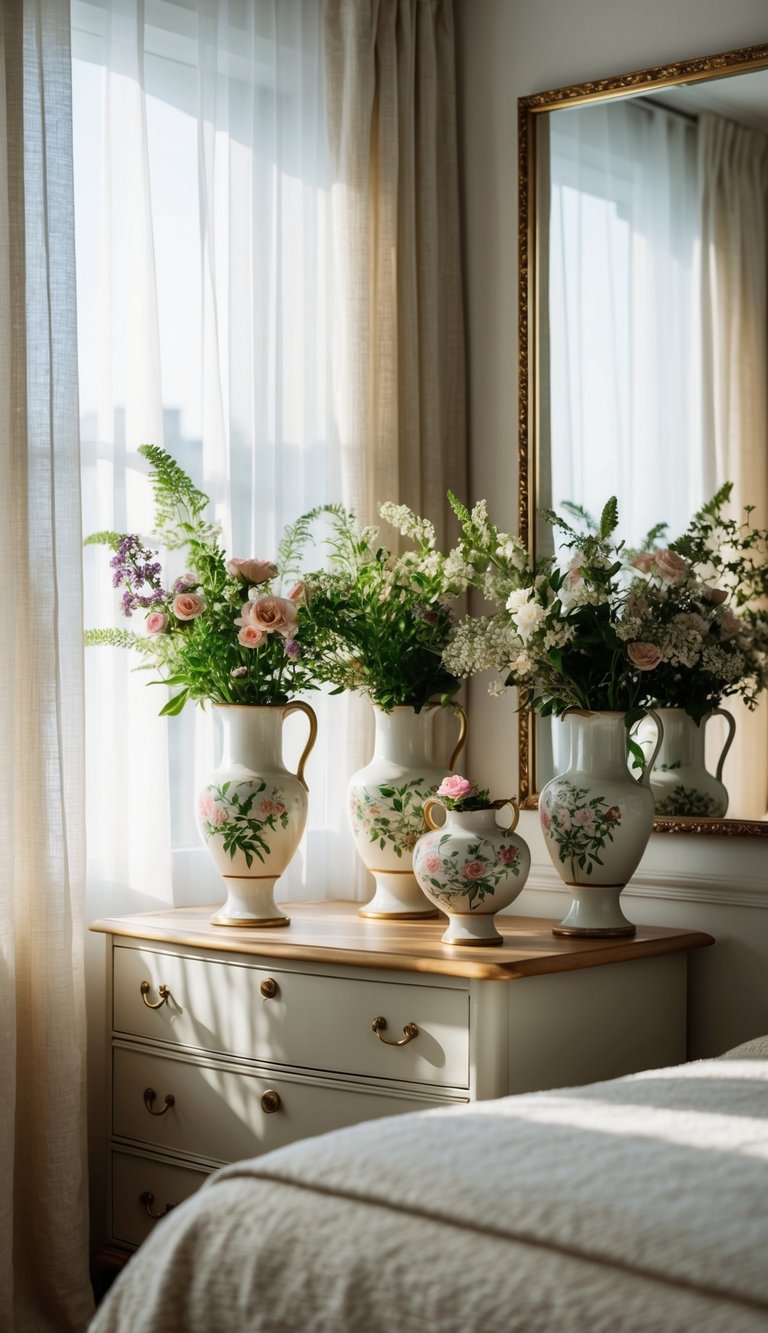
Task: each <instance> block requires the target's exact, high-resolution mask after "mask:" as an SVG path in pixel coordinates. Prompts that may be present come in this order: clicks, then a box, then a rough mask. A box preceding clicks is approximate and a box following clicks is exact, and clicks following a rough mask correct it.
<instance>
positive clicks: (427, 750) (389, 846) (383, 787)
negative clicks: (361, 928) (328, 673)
mask: <svg viewBox="0 0 768 1333" xmlns="http://www.w3.org/2000/svg"><path fill="white" fill-rule="evenodd" d="M439 707H440V705H439V704H429V705H427V706H426V707H425V708H422V709H421V710H420V712H418V713H417V712H416V711H415V710H414V709H413V708H408V707H398V708H393V709H392V711H391V712H389V713H385V712H383V710H382V709H380V708H376V707H374V710H373V712H374V721H375V738H374V749H373V758H372V759H371V760H370V762H369V763H368V764H366V765H365V766H364V767H363V768H361V769H358V771H357V773H353V775H352V777H351V778H350V781H349V786H348V789H347V797H348V810H349V821H350V826H351V829H352V836H353V838H354V841H355V847H356V849H357V852H358V855H359V856H360V858H361V860H362V861H363V864H364V865H365V866H366V867H367V868H368V870H370V872H371V874H372V875H373V878H374V881H375V885H376V891H375V893H374V895H373V898H372V899H371V900H370V902H367V903H366V904H365V906H364V907H361V908H360V915H361V916H365V917H374V918H381V919H390V920H401V919H411V920H417V919H419V918H421V917H431V916H437V914H438V913H437V909H436V908H435V907H433V906H432V904H431V903H429V902H427V899H426V898H425V897H424V894H423V893H422V891H421V889H420V888H419V885H418V883H417V881H416V877H415V875H414V873H413V849H414V847H415V845H416V843H417V841H418V839H419V837H420V836H421V834H422V833H423V832H424V815H423V807H424V802H425V801H426V800H427V799H428V798H429V797H430V796H434V794H435V792H436V790H437V788H438V787H439V786H440V783H441V782H442V780H443V778H445V777H447V776H448V774H449V773H451V772H452V771H453V765H454V763H455V761H456V759H457V758H458V755H459V754H460V752H461V749H462V747H463V745H464V741H465V739H466V731H467V715H466V713H465V712H464V709H463V708H461V707H460V706H459V705H458V704H454V705H452V707H453V709H454V711H455V713H456V717H457V720H458V723H459V734H458V739H457V742H456V746H455V748H454V751H453V754H452V755H451V757H450V761H449V766H448V768H443V767H441V766H440V765H439V764H437V763H436V762H435V759H434V758H433V751H432V730H433V724H434V718H435V714H436V712H437V710H438V709H439Z"/></svg>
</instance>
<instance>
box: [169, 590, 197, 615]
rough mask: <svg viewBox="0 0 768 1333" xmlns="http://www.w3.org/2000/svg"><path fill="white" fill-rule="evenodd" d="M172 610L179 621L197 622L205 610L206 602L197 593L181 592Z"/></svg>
mask: <svg viewBox="0 0 768 1333" xmlns="http://www.w3.org/2000/svg"><path fill="white" fill-rule="evenodd" d="M171 609H172V611H173V614H174V615H175V617H176V619H177V620H195V619H196V617H197V616H199V615H202V613H203V611H204V610H205V602H204V601H203V599H202V597H199V596H198V595H197V593H196V592H179V593H177V594H176V596H175V597H174V599H173V603H172V606H171Z"/></svg>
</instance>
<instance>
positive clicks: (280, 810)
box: [272, 801, 285, 815]
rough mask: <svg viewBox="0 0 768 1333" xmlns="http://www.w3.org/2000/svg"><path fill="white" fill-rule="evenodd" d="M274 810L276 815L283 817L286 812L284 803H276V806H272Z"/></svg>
mask: <svg viewBox="0 0 768 1333" xmlns="http://www.w3.org/2000/svg"><path fill="white" fill-rule="evenodd" d="M272 809H273V810H274V812H275V814H276V815H282V814H284V812H285V806H284V805H283V803H282V801H275V803H274V805H273V806H272Z"/></svg>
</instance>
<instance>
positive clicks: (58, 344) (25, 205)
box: [0, 0, 92, 1333]
mask: <svg viewBox="0 0 768 1333" xmlns="http://www.w3.org/2000/svg"><path fill="white" fill-rule="evenodd" d="M0 48H1V54H0V414H1V416H2V419H1V420H0V467H1V468H2V475H3V487H2V489H0V551H2V558H3V567H4V569H5V570H6V571H7V573H8V575H9V577H8V578H7V579H6V596H5V617H4V618H5V630H4V633H3V635H2V636H0V749H1V750H2V754H3V759H4V763H3V765H2V770H1V771H0V799H1V800H2V806H3V810H4V815H5V818H4V820H3V825H2V832H0V941H1V942H0V959H1V960H2V962H1V970H0V980H1V982H2V995H1V997H0V1014H1V1015H2V1016H1V1017H0V1042H1V1043H2V1046H1V1049H0V1060H1V1061H2V1070H3V1075H2V1080H0V1115H1V1117H2V1121H1V1124H0V1144H1V1145H2V1146H1V1147H0V1179H1V1180H2V1186H0V1189H1V1190H2V1195H1V1196H0V1197H1V1198H2V1204H1V1206H0V1310H2V1313H3V1318H4V1320H5V1321H6V1322H4V1325H3V1326H4V1328H7V1329H8V1330H9V1333H10V1331H11V1330H14V1333H17V1331H18V1333H26V1331H27V1330H29V1333H33V1331H34V1333H43V1331H44V1330H50V1333H68V1330H76V1329H82V1328H84V1326H85V1324H86V1323H87V1321H88V1317H89V1314H90V1312H91V1308H92V1298H91V1293H90V1288H89V1285H88V1225H87V1202H86V1198H87V1182H86V1167H85V1162H86V1105H85V1003H84V978H83V936H84V907H83V902H84V865H85V835H84V795H83V785H84V784H83V653H82V576H81V526H80V498H79V497H80V470H79V469H80V462H79V436H78V398H77V350H76V349H77V330H76V318H75V256H74V221H73V186H72V141H71V125H72V116H71V67H70V49H69V4H68V0H5V3H4V4H3V6H2V10H1V11H0Z"/></svg>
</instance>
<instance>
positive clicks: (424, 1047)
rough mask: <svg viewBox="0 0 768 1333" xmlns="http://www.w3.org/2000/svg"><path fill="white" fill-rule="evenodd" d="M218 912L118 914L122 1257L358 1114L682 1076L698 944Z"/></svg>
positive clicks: (117, 1170) (113, 970)
mask: <svg viewBox="0 0 768 1333" xmlns="http://www.w3.org/2000/svg"><path fill="white" fill-rule="evenodd" d="M210 910H211V909H201V908H181V909H176V910H168V911H165V912H154V913H147V914H143V915H139V916H125V917H111V918H107V919H105V920H102V921H99V922H96V923H95V924H94V926H93V927H92V929H94V930H96V931H101V932H104V933H105V934H106V935H107V936H108V944H109V994H110V996H111V1004H110V1015H109V1030H110V1040H111V1046H112V1061H111V1080H110V1091H109V1117H110V1123H109V1145H110V1147H109V1151H110V1159H111V1162H110V1189H111V1203H110V1217H111V1235H110V1244H111V1245H112V1246H117V1247H124V1248H131V1247H133V1246H136V1245H137V1244H139V1243H140V1242H141V1241H142V1240H143V1239H144V1238H145V1236H146V1235H147V1234H148V1233H149V1231H150V1230H151V1229H152V1227H153V1226H154V1224H155V1221H156V1219H157V1218H159V1217H162V1216H164V1215H165V1213H167V1212H168V1211H169V1210H170V1209H171V1208H172V1207H173V1206H174V1205H175V1204H177V1203H179V1202H180V1201H181V1200H182V1199H184V1198H186V1196H187V1195H189V1194H191V1193H192V1192H193V1191H194V1190H195V1189H197V1188H198V1186H199V1185H200V1184H201V1183H202V1181H203V1180H204V1179H205V1176H206V1175H207V1174H208V1173H209V1172H211V1171H212V1170H215V1169H216V1167H218V1166H221V1165H222V1164H223V1163H225V1162H230V1161H233V1160H236V1159H238V1158H242V1157H250V1156H254V1155H256V1154H258V1153H262V1152H266V1151H268V1150H269V1149H271V1148H276V1147H279V1146H280V1145H282V1144H285V1143H289V1142H291V1141H292V1140H293V1139H297V1138H303V1137H306V1136H309V1135H315V1134H320V1133H323V1132H324V1131H326V1130H331V1129H337V1128H340V1127H341V1126H343V1125H350V1124H353V1123H355V1122H357V1121H360V1120H367V1119H373V1118H375V1117H377V1116H386V1115H396V1114H398V1113H400V1112H404V1111H416V1110H419V1109H420V1108H422V1107H427V1106H445V1105H449V1104H451V1103H456V1102H466V1101H472V1100H475V1099H477V1098H487V1097H496V1096H501V1095H503V1094H505V1093H508V1092H522V1091H528V1090H531V1089H535V1088H546V1087H553V1086H559V1085H563V1084H577V1083H585V1082H589V1081H592V1080H594V1079H600V1078H610V1077H614V1076H616V1075H618V1074H623V1073H628V1072H631V1071H633V1070H637V1069H641V1068H649V1067H653V1066H659V1065H663V1064H672V1063H676V1062H678V1061H680V1060H682V1059H684V1058H685V1054H686V1049H685V1044H686V964H687V955H688V951H689V950H691V949H697V948H700V947H702V946H703V945H707V944H711V943H712V940H711V937H710V936H708V935H704V934H698V933H695V932H691V931H682V930H669V929H656V928H645V927H643V928H639V929H638V931H637V934H636V936H635V937H634V938H633V939H631V940H583V939H580V940H575V939H556V938H555V937H554V936H553V935H552V933H551V926H552V922H550V921H542V920H532V919H530V918H526V917H513V916H510V917H504V918H497V920H499V921H500V928H501V929H502V931H503V934H504V943H503V945H502V946H501V947H499V948H495V949H471V948H470V949H466V948H461V949H459V948H450V947H447V946H444V945H442V944H441V943H440V935H441V934H442V931H443V929H444V922H442V918H441V921H440V922H434V921H419V922H385V921H373V920H365V919H363V918H362V917H360V916H358V915H357V912H356V904H354V903H351V902H333V903H332V902H316V903H299V904H293V905H291V907H290V909H289V910H290V916H291V924H290V926H288V927H287V928H285V929H280V930H274V929H261V930H258V929H231V928H222V927H215V926H211V925H210V924H209V916H210Z"/></svg>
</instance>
